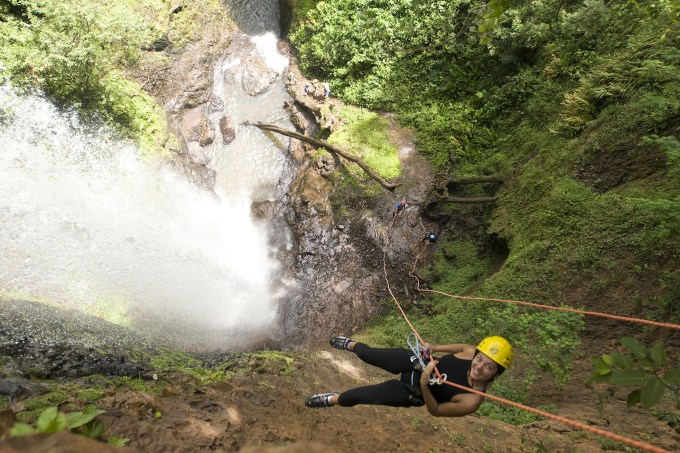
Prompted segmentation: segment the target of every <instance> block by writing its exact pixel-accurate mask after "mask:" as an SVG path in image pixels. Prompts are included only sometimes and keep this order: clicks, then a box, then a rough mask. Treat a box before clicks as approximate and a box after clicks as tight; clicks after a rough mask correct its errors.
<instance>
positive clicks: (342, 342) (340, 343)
mask: <svg viewBox="0 0 680 453" xmlns="http://www.w3.org/2000/svg"><path fill="white" fill-rule="evenodd" d="M350 343H352V339H351V338H349V337H333V338H331V346H333V347H334V348H335V349H342V350H345V351H349V344H350Z"/></svg>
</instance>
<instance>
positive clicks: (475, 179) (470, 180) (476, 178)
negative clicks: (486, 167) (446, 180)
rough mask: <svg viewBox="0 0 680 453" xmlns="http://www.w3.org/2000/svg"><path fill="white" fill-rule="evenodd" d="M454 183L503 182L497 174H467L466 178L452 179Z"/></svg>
mask: <svg viewBox="0 0 680 453" xmlns="http://www.w3.org/2000/svg"><path fill="white" fill-rule="evenodd" d="M451 182H453V183H455V184H477V183H484V182H503V180H502V179H501V178H499V177H498V176H468V177H466V178H460V179H454V180H452V181H451Z"/></svg>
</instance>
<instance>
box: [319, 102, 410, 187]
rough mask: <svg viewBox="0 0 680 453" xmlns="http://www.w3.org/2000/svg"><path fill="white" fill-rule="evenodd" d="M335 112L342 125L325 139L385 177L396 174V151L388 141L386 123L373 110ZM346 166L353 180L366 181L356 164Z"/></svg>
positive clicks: (342, 110)
mask: <svg viewBox="0 0 680 453" xmlns="http://www.w3.org/2000/svg"><path fill="white" fill-rule="evenodd" d="M339 115H340V117H341V118H342V126H340V128H338V130H336V131H334V132H333V133H332V134H331V136H330V137H329V138H328V142H329V143H330V144H332V145H336V146H338V147H340V148H343V149H345V150H348V151H349V152H351V153H353V154H354V155H356V156H358V157H360V158H361V159H363V161H364V162H366V164H367V165H369V166H370V167H371V168H373V169H374V170H375V171H377V172H378V173H379V174H380V176H382V177H384V178H386V179H393V178H396V177H397V176H399V174H400V173H401V165H400V162H399V151H398V150H397V148H396V146H394V145H392V144H391V143H390V138H389V122H388V121H387V120H386V119H385V118H381V117H380V116H379V115H377V114H376V113H373V112H369V111H368V110H364V109H358V108H354V107H343V108H341V109H340V113H339ZM346 165H347V167H348V168H349V171H350V172H351V174H353V175H355V177H356V178H357V179H359V180H362V181H366V180H367V178H368V177H367V176H366V175H365V174H364V173H363V170H361V169H360V168H359V167H358V166H356V165H354V164H350V163H347V164H346Z"/></svg>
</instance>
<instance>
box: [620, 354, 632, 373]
mask: <svg viewBox="0 0 680 453" xmlns="http://www.w3.org/2000/svg"><path fill="white" fill-rule="evenodd" d="M633 365H634V364H633V359H632V357H630V356H628V355H624V356H621V368H622V369H624V370H631V369H633Z"/></svg>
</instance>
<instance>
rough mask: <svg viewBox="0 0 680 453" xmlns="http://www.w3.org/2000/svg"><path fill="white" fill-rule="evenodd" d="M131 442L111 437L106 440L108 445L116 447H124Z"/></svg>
mask: <svg viewBox="0 0 680 453" xmlns="http://www.w3.org/2000/svg"><path fill="white" fill-rule="evenodd" d="M128 442H130V439H123V438H120V437H115V436H111V437H109V438H108V439H106V443H107V444H109V445H114V446H116V447H124V446H126V445H127V444H128Z"/></svg>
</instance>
